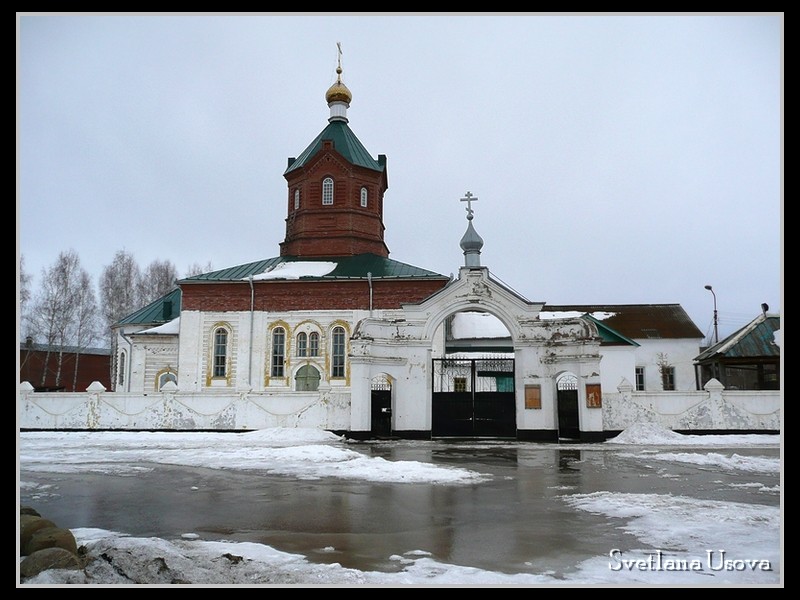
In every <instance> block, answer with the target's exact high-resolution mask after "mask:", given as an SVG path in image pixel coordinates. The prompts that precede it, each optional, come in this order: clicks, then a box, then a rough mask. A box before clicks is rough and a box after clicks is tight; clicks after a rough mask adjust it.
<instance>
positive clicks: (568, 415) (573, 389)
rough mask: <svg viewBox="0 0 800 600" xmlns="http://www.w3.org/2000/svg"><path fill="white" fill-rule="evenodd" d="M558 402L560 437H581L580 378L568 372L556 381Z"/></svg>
mask: <svg viewBox="0 0 800 600" xmlns="http://www.w3.org/2000/svg"><path fill="white" fill-rule="evenodd" d="M556 390H557V396H556V397H557V402H558V437H560V438H580V436H581V430H580V423H579V422H578V378H577V377H575V375H573V374H571V373H568V374H565V375H562V376H561V377H560V378H559V379H558V380H557V381H556Z"/></svg>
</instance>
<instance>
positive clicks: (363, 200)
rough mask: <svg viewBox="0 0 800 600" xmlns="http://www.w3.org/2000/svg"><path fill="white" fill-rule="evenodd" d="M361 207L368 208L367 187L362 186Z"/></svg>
mask: <svg viewBox="0 0 800 600" xmlns="http://www.w3.org/2000/svg"><path fill="white" fill-rule="evenodd" d="M361 208H367V188H365V187H362V188H361Z"/></svg>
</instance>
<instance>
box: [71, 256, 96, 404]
mask: <svg viewBox="0 0 800 600" xmlns="http://www.w3.org/2000/svg"><path fill="white" fill-rule="evenodd" d="M98 325H99V323H98V311H97V298H96V297H95V293H94V287H93V286H92V279H91V277H90V276H89V273H87V272H86V271H85V270H84V269H80V271H79V273H78V278H77V280H76V289H75V319H74V321H73V323H72V336H71V337H72V340H73V345H74V346H75V371H74V373H73V378H72V391H73V392H75V391H77V390H76V388H77V387H78V367H79V363H80V357H81V354H82V352H83V351H84V350H85V349H86V348H89V347H90V346H92V345H93V344H94V343H95V342H96V341H97V340H98V336H99V332H98Z"/></svg>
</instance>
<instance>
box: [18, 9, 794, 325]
mask: <svg viewBox="0 0 800 600" xmlns="http://www.w3.org/2000/svg"><path fill="white" fill-rule="evenodd" d="M337 42H341V44H342V50H343V56H342V66H343V68H344V73H343V80H344V82H345V84H346V85H347V86H348V88H349V89H350V91H351V92H352V94H353V101H352V103H351V107H350V109H349V111H348V117H349V119H350V127H351V128H352V130H353V131H354V133H355V134H356V136H358V138H359V139H360V140H361V141H362V143H363V144H364V145H365V146H366V148H367V149H368V150H369V152H370V154H372V156H373V157H377V155H378V154H385V155H386V156H387V159H388V179H389V189H388V191H387V192H386V195H385V202H384V207H385V208H384V222H385V225H386V242H387V244H388V246H389V250H390V252H391V254H390V256H391V258H393V259H395V260H399V261H402V262H406V263H410V264H413V265H416V266H419V267H423V268H427V269H430V270H433V271H437V272H439V273H442V274H445V275H448V274H450V273H453V272H457V271H458V268H459V266H461V265H462V264H463V260H464V259H463V255H462V253H461V249H460V248H459V240H460V238H461V236H462V234H463V233H464V231H465V229H466V225H467V221H466V220H465V215H466V212H465V210H464V209H465V206H464V204H463V203H461V202H459V198H461V197H463V196H464V193H465V192H466V191H468V190H469V191H471V192H472V193H473V194H474V195H475V196H477V197H478V198H479V201H478V202H477V203H475V204H474V205H473V208H474V209H475V220H474V226H475V228H476V230H477V232H478V233H479V234H480V235H481V237H482V238H483V240H484V242H485V245H484V248H483V253H482V255H481V261H482V264H483V265H485V266H487V267H489V268H490V270H491V272H492V273H493V274H494V275H495V276H496V277H498V278H499V279H500V280H502V281H503V282H505V283H507V284H508V285H510V286H511V287H513V288H514V289H516V290H517V291H518V292H520V293H521V294H523V295H524V296H526V297H527V298H528V299H530V300H533V301H544V302H547V303H549V304H600V303H603V304H606V303H624V304H637V303H679V304H681V305H682V306H683V307H684V308H685V309H686V311H687V312H688V313H689V316H690V317H691V318H692V319H693V320H694V322H695V323H696V324H697V326H698V327H699V328H700V329H701V331H703V332H704V333H707V334H709V333H710V332H711V329H712V311H713V297H712V295H711V294H710V292H708V291H707V290H705V289H704V285H706V284H710V285H712V286H713V288H714V291H715V293H716V297H717V308H718V310H719V316H720V334H721V335H725V334H727V333H730V332H731V331H732V330H733V329H735V328H737V327H739V326H741V325H744V324H745V323H747V322H749V321H750V320H751V319H753V318H754V317H755V316H756V315H757V314H758V313H759V311H760V304H761V303H762V302H766V303H768V304H769V306H770V310H771V311H775V312H777V311H779V310H780V309H781V304H782V289H783V288H782V272H783V270H782V249H783V244H782V232H783V227H782V215H783V209H782V193H783V191H782V180H783V171H782V164H783V152H782V137H783V117H782V109H783V14H782V13H772V14H758V13H756V14H741V15H722V14H720V15H707V16H697V15H686V16H680V15H673V16H660V15H643V16H632V15H565V16H553V15H528V14H525V15H522V14H518V15H512V14H497V15H454V14H443V15H433V14H420V15H410V14H398V15H330V14H329V15H324V14H322V15H310V14H299V15H228V16H221V15H203V16H197V15H196V16H187V15H177V16H163V15H153V16H132V15H131V16H129V15H109V16H100V15H97V16H81V15H69V14H67V15H62V16H57V15H53V16H48V15H44V14H35V13H34V14H31V15H27V16H26V15H25V14H24V13H22V14H20V13H18V47H17V65H18V70H17V98H18V100H17V139H18V146H17V159H18V179H17V181H18V189H17V201H18V209H17V221H18V223H17V225H18V227H17V232H18V233H17V236H18V247H19V251H20V253H21V254H22V255H24V258H25V267H26V270H27V272H28V273H30V274H31V275H33V277H34V281H33V286H34V289H36V286H37V285H38V282H39V279H40V274H41V271H42V269H43V268H46V267H48V266H50V265H51V264H52V263H53V262H54V261H55V260H56V259H57V257H58V253H59V252H61V251H64V250H68V249H74V250H75V251H76V252H77V253H78V255H79V256H80V259H81V263H82V265H83V267H84V268H86V269H87V270H88V271H89V273H90V274H91V275H92V276H93V277H94V278H95V280H97V279H98V278H99V276H100V274H101V272H102V269H103V267H104V266H106V265H108V264H110V263H111V261H112V260H113V257H114V254H115V253H116V251H118V250H121V249H125V250H127V251H130V252H131V253H133V255H134V256H135V257H136V259H137V261H138V263H139V264H140V265H141V266H142V267H145V266H147V264H149V263H150V262H151V261H153V260H155V259H159V260H166V259H168V260H171V261H172V262H174V263H175V265H176V267H177V268H178V271H179V273H180V274H181V275H183V274H184V272H185V271H186V269H187V268H188V267H189V266H190V265H191V264H193V263H200V264H203V265H205V264H206V263H209V262H210V263H211V264H212V266H213V268H214V269H218V268H224V267H228V266H233V265H238V264H242V263H248V262H252V261H256V260H261V259H264V258H269V257H272V256H277V255H278V254H279V248H278V244H279V243H280V242H281V241H282V240H283V237H284V234H285V222H284V219H285V217H286V206H287V187H286V181H285V179H284V178H283V176H282V174H283V171H284V170H285V168H286V165H287V159H288V158H289V157H296V156H298V155H299V154H300V153H301V152H302V151H303V150H304V149H305V148H306V146H307V145H308V144H309V143H310V142H311V141H312V140H313V139H314V137H316V135H317V134H318V133H319V132H320V131H321V130H322V129H323V128H324V127H325V126H326V125H327V118H328V116H329V110H328V107H327V106H326V104H325V100H324V94H325V91H326V90H327V88H328V87H329V86H330V85H331V84H332V83H333V82H334V80H335V68H336V60H337V52H336V43H337Z"/></svg>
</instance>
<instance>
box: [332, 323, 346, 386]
mask: <svg viewBox="0 0 800 600" xmlns="http://www.w3.org/2000/svg"><path fill="white" fill-rule="evenodd" d="M344 354H345V347H344V328H343V327H335V328H334V330H333V343H332V347H331V376H332V377H344Z"/></svg>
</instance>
